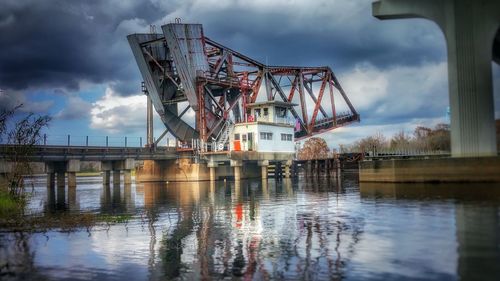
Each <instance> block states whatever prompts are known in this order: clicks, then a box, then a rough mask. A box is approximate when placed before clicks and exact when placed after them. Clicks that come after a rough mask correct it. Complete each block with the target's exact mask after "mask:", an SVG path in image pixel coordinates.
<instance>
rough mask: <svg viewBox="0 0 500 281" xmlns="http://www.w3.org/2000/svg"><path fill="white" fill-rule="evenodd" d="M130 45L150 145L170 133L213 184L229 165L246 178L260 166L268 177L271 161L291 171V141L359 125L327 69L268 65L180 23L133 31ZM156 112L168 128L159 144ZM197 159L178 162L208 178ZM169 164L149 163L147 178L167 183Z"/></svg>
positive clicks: (292, 152)
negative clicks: (189, 151)
mask: <svg viewBox="0 0 500 281" xmlns="http://www.w3.org/2000/svg"><path fill="white" fill-rule="evenodd" d="M128 41H129V43H130V47H131V48H132V52H133V54H134V57H135V59H136V62H137V65H138V67H139V70H140V72H141V75H142V77H143V80H144V89H143V90H144V92H145V93H146V94H147V97H148V145H151V146H154V145H156V144H157V143H158V141H159V140H160V139H161V137H163V136H164V135H165V134H166V133H167V132H170V133H171V134H172V135H173V136H174V137H175V138H176V139H177V140H178V141H180V142H183V143H186V144H187V145H188V146H189V147H191V148H192V149H193V150H196V151H198V153H199V154H200V155H202V157H201V159H203V160H205V161H206V162H207V165H208V166H205V167H208V168H209V172H207V173H208V174H210V178H212V179H214V178H215V177H216V170H217V174H219V173H225V172H224V171H222V170H224V168H223V166H224V165H221V163H224V162H227V163H230V165H229V167H231V168H228V169H225V170H228V171H226V172H228V173H231V172H234V176H235V178H239V177H240V174H241V173H240V171H241V167H242V166H243V165H244V166H245V172H247V173H251V171H252V170H255V169H252V168H251V166H253V165H255V166H261V167H262V169H256V170H257V171H259V173H260V171H262V175H264V173H265V172H266V171H267V170H266V167H267V165H268V164H269V162H270V161H271V162H273V161H277V162H283V163H284V165H285V167H286V169H287V170H288V167H289V165H290V163H291V161H292V159H293V156H294V154H295V152H294V151H293V149H292V150H290V149H289V147H290V146H289V142H292V143H293V142H294V141H297V140H301V139H304V138H307V137H310V136H313V135H316V134H319V133H322V132H326V131H329V130H332V129H335V128H338V127H341V126H345V125H347V124H350V123H352V122H358V121H359V120H360V116H359V114H358V113H357V111H356V110H355V108H354V106H353V105H352V103H351V102H350V101H349V98H348V97H347V95H346V93H345V92H344V90H343V88H342V86H341V85H340V83H339V81H338V79H337V77H336V76H335V74H334V72H333V71H332V69H331V68H330V67H328V66H321V67H304V66H275V65H266V64H263V63H261V62H259V61H257V60H255V59H252V58H250V57H248V56H245V55H243V54H242V53H239V52H237V51H235V50H232V49H230V48H228V47H226V46H224V45H222V44H220V43H218V42H216V41H214V40H212V39H210V38H208V37H206V36H205V34H204V31H203V27H202V25H201V24H184V23H180V22H179V21H178V20H177V21H176V22H175V23H170V24H167V25H163V26H162V27H161V32H157V31H156V29H155V28H151V32H150V33H145V34H131V35H129V36H128ZM153 111H155V112H156V113H157V114H158V115H159V116H160V118H161V120H162V122H163V123H164V124H165V127H166V130H165V132H164V133H163V134H162V135H161V137H160V138H158V139H157V140H156V141H154V139H153V136H152V133H153V132H152V131H153V130H152V124H151V123H152V120H153V117H152V114H153ZM188 112H190V113H191V114H188ZM193 113H194V114H193ZM266 114H267V116H266ZM249 128H251V129H249ZM247 129H248V132H247V131H246V130H247ZM235 130H236V131H237V132H235ZM278 131H279V132H281V133H275V132H278ZM273 134H274V135H273ZM269 141H272V142H273V145H270V142H269ZM280 141H283V142H284V143H283V144H280V143H279V142H280ZM287 147H288V148H287ZM186 161H187V160H186ZM192 162H193V161H191V163H183V164H181V163H179V161H177V165H178V166H179V165H187V166H189V169H190V171H192V177H198V179H203V174H204V172H203V171H202V170H205V168H204V167H202V166H200V165H203V163H192ZM243 162H245V163H243ZM193 165H194V166H193ZM196 165H198V167H195V166H196ZM168 166H169V165H168V164H166V163H163V164H161V163H159V162H158V161H156V162H153V161H150V162H149V163H146V164H145V169H146V170H147V171H148V172H147V173H146V174H148V178H150V179H151V180H157V179H161V178H164V179H165V178H168V176H166V174H165V173H164V172H162V171H166V170H171V169H170V168H169V167H168ZM233 168H234V170H233ZM219 170H221V171H219ZM154 174H156V176H155V175H154ZM167 174H169V175H172V174H175V173H173V172H172V173H168V172H167ZM266 174H267V173H266ZM196 175H197V176H196ZM243 176H244V175H243ZM185 177H186V178H187V179H191V177H190V176H189V175H188V176H185Z"/></svg>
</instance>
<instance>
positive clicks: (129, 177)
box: [123, 170, 132, 184]
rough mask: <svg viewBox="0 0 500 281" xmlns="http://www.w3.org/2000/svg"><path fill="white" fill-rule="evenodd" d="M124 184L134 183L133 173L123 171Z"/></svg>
mask: <svg viewBox="0 0 500 281" xmlns="http://www.w3.org/2000/svg"><path fill="white" fill-rule="evenodd" d="M123 183H124V184H131V183H132V171H130V170H123Z"/></svg>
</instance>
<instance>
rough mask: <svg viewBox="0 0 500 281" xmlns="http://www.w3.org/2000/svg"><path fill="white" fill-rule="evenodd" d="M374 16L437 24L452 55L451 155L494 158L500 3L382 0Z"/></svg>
mask: <svg viewBox="0 0 500 281" xmlns="http://www.w3.org/2000/svg"><path fill="white" fill-rule="evenodd" d="M373 15H374V16H375V17H377V18H379V19H402V18H416V17H422V18H427V19H430V20H432V21H434V22H435V23H437V25H438V26H439V27H440V28H441V30H442V31H443V33H444V35H445V39H446V43H447V50H448V83H449V95H450V108H451V152H452V156H453V157H473V156H496V155H497V149H496V140H495V139H496V135H495V121H494V117H495V116H494V101H493V86H492V85H493V83H492V73H491V61H492V59H493V55H492V54H493V42H494V40H495V36H496V34H497V32H498V30H499V26H500V1H498V0H478V1H470V0H420V1H416V0H381V1H377V2H374V3H373Z"/></svg>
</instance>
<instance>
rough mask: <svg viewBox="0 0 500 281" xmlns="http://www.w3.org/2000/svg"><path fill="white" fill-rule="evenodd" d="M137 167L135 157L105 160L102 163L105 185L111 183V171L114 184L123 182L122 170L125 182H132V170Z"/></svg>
mask: <svg viewBox="0 0 500 281" xmlns="http://www.w3.org/2000/svg"><path fill="white" fill-rule="evenodd" d="M134 168H135V160H134V159H131V158H129V159H125V160H119V161H103V162H102V163H101V170H102V172H103V173H102V183H103V185H110V181H111V172H112V175H113V185H119V184H120V183H121V178H120V176H121V172H122V171H123V183H124V184H131V183H132V170H133V169H134Z"/></svg>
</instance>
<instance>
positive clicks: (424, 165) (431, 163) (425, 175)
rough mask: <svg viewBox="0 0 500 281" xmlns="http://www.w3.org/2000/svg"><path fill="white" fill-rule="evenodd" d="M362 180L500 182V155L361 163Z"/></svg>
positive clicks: (360, 178)
mask: <svg viewBox="0 0 500 281" xmlns="http://www.w3.org/2000/svg"><path fill="white" fill-rule="evenodd" d="M359 167H360V169H359V180H360V182H500V172H499V171H500V157H474V158H437V159H425V160H421V159H400V160H395V159H394V160H373V161H363V162H360V166H359Z"/></svg>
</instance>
